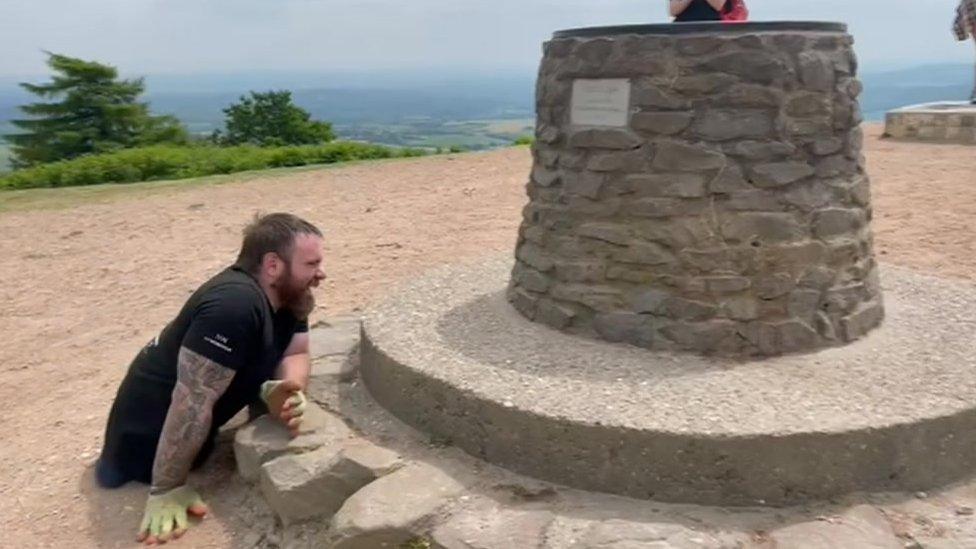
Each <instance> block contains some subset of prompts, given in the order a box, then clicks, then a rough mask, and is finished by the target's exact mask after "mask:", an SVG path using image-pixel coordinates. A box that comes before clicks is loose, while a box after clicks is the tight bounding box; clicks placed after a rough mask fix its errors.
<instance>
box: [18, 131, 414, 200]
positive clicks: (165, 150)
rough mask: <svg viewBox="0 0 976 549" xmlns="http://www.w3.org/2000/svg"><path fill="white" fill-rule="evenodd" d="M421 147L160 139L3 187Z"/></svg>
mask: <svg viewBox="0 0 976 549" xmlns="http://www.w3.org/2000/svg"><path fill="white" fill-rule="evenodd" d="M425 154H427V153H426V152H424V151H422V150H419V149H401V148H391V147H384V146H380V145H370V144H365V143H353V142H335V143H326V144H322V145H303V146H291V147H253V146H239V147H213V146H197V147H177V146H170V145H161V146H154V147H145V148H139V149H126V150H122V151H118V152H113V153H108V154H100V155H91V156H83V157H80V158H75V159H73V160H67V161H62V162H53V163H50V164H44V165H41V166H37V167H35V168H29V169H24V170H18V171H15V172H12V173H8V174H4V175H0V190H12V189H36V188H44V187H48V188H50V187H74V186H85V185H97V184H100V183H133V182H139V181H158V180H178V179H189V178H194V177H201V176H208V175H223V174H231V173H237V172H244V171H253V170H262V169H267V168H282V167H295V166H308V165H316V164H334V163H337V162H348V161H352V160H376V159H383V158H404V157H416V156H423V155H425Z"/></svg>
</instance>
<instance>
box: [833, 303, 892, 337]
mask: <svg viewBox="0 0 976 549" xmlns="http://www.w3.org/2000/svg"><path fill="white" fill-rule="evenodd" d="M883 319H884V306H883V305H882V304H881V301H868V302H865V303H862V304H861V305H860V306H858V308H857V310H856V311H854V312H853V313H851V314H850V315H848V316H846V317H844V318H842V319H841V321H840V326H841V332H842V333H843V335H844V340H845V341H854V340H855V339H858V338H860V337H862V336H864V335H866V334H867V333H868V332H870V331H871V330H872V329H873V328H875V327H877V326H878V325H879V324H881V321H882V320H883Z"/></svg>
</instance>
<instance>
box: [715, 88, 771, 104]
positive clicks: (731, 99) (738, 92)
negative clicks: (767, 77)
mask: <svg viewBox="0 0 976 549" xmlns="http://www.w3.org/2000/svg"><path fill="white" fill-rule="evenodd" d="M784 97H785V94H784V93H783V92H782V91H781V90H779V89H776V88H770V87H766V86H758V85H756V84H745V83H742V84H735V85H733V86H732V87H730V88H729V89H728V90H726V91H725V92H723V93H721V94H719V95H718V96H716V99H715V101H716V102H717V103H718V104H721V105H730V106H735V107H774V108H778V107H779V106H780V105H782V104H783V102H784Z"/></svg>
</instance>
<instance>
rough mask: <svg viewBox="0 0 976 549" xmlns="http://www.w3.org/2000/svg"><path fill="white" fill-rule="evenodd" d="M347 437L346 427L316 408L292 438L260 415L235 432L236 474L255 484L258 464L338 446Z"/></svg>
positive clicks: (334, 417) (279, 425)
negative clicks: (280, 457)
mask: <svg viewBox="0 0 976 549" xmlns="http://www.w3.org/2000/svg"><path fill="white" fill-rule="evenodd" d="M350 435H351V431H350V430H349V427H347V426H346V424H345V423H343V422H342V420H341V419H339V418H338V417H336V416H334V415H332V414H330V413H328V412H326V411H325V410H322V409H321V408H319V407H318V406H309V407H308V409H307V410H306V412H305V417H304V420H303V422H302V428H301V432H300V434H299V436H297V437H295V438H290V437H289V435H288V430H287V429H285V427H284V426H283V425H282V424H281V423H280V422H279V421H277V420H275V419H273V418H271V417H270V416H267V415H265V416H261V417H259V418H257V419H255V420H254V421H252V422H251V423H248V424H247V425H245V426H243V427H241V428H240V429H238V430H237V433H235V436H234V458H235V459H236V461H237V471H238V473H240V475H241V476H242V477H244V479H246V480H249V481H254V480H257V479H258V477H259V475H260V471H261V465H262V464H264V463H266V462H268V461H270V460H272V459H274V458H276V457H278V456H282V455H285V454H298V453H305V452H310V451H312V450H315V449H318V448H321V447H322V446H325V445H329V446H333V445H336V444H341V443H342V442H343V441H344V440H345V439H347V438H348V437H349V436H350Z"/></svg>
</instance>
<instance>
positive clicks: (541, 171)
mask: <svg viewBox="0 0 976 549" xmlns="http://www.w3.org/2000/svg"><path fill="white" fill-rule="evenodd" d="M561 177H562V174H560V172H559V171H558V170H554V169H547V168H545V167H543V166H536V167H535V168H534V169H533V170H532V182H533V183H535V184H536V185H539V186H541V187H552V186H555V185H558V184H559V181H560V178H561Z"/></svg>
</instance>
